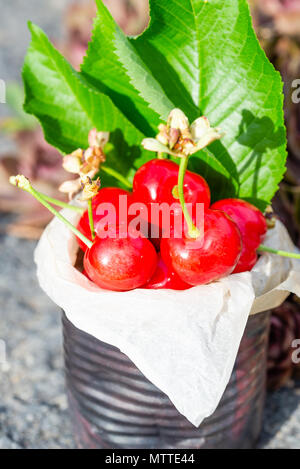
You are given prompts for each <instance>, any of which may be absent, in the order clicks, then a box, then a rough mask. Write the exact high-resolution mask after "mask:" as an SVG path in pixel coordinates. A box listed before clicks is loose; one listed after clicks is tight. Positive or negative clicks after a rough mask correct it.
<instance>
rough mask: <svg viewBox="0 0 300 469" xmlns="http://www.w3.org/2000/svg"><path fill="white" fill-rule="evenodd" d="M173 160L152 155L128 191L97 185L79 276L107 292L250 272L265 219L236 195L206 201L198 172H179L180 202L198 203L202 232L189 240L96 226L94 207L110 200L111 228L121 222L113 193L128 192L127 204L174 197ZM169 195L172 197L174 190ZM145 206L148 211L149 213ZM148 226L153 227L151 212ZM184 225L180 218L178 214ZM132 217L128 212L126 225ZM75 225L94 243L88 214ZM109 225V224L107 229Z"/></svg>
mask: <svg viewBox="0 0 300 469" xmlns="http://www.w3.org/2000/svg"><path fill="white" fill-rule="evenodd" d="M178 169H179V167H178V165H177V164H176V163H174V162H172V161H170V160H164V159H155V160H151V161H149V162H148V163H146V164H144V165H143V166H141V167H140V168H139V170H138V171H137V172H136V174H135V177H134V181H133V191H132V192H128V191H125V190H123V189H120V188H113V187H110V188H103V189H100V191H99V192H98V194H97V195H96V196H95V197H94V198H93V201H92V210H93V218H94V226H95V233H96V237H95V239H94V240H93V244H92V246H91V247H90V248H87V246H86V245H85V244H84V243H83V242H82V241H81V240H80V239H78V242H79V245H80V247H81V248H82V249H83V250H84V251H85V255H84V261H83V264H84V273H85V275H86V276H87V277H88V278H89V279H90V280H91V281H93V282H94V283H95V284H96V285H98V286H99V287H101V288H104V289H107V290H114V291H128V290H133V289H135V288H147V289H162V288H166V289H173V290H185V289H188V288H191V287H192V286H196V285H203V284H207V283H210V282H213V281H216V280H219V279H221V278H222V277H225V276H227V275H230V274H232V273H239V272H245V271H249V270H251V269H252V268H253V266H254V265H255V263H256V261H257V257H258V254H257V249H258V247H259V246H260V244H261V243H262V241H263V239H264V237H265V235H266V232H267V224H266V220H265V218H264V216H263V215H262V213H261V212H260V211H259V210H258V209H257V208H256V207H254V206H253V205H251V204H250V203H248V202H246V201H243V200H240V199H226V200H220V201H218V202H216V203H214V204H213V205H211V196H210V190H209V186H208V184H207V182H206V181H205V179H204V178H203V177H201V176H200V175H198V174H195V173H192V172H190V171H187V172H186V173H185V177H184V186H183V191H184V199H185V202H186V203H189V204H191V205H192V206H193V205H195V204H203V206H204V229H203V231H202V232H201V233H200V234H199V237H190V236H189V235H188V234H186V230H183V235H182V236H180V237H177V236H173V235H172V232H171V234H170V236H168V237H164V236H162V227H159V228H160V233H161V237H160V238H159V239H153V240H152V239H151V238H150V239H149V238H147V237H146V236H144V235H143V234H142V233H140V236H138V237H136V235H133V234H132V233H131V230H130V228H129V227H128V230H127V234H126V237H121V236H118V235H117V236H115V237H111V236H109V229H107V230H106V233H107V236H103V232H102V233H101V236H100V232H99V230H104V229H105V227H104V226H103V224H101V219H102V218H103V216H104V215H103V214H101V215H99V214H98V213H97V207H98V206H99V204H103V203H110V204H113V205H114V207H115V211H116V215H117V217H116V222H115V223H116V226H115V227H114V228H115V230H116V233H117V234H118V230H119V229H120V226H118V223H119V221H118V220H119V218H120V217H119V196H120V195H126V196H127V199H128V207H129V206H130V203H131V202H132V203H133V202H142V203H143V204H145V205H146V206H147V207H149V208H150V207H151V204H153V203H157V204H162V203H164V202H165V203H167V204H169V205H171V204H173V203H176V202H178V199H177V198H176V197H175V195H176V194H175V193H174V188H175V187H177V183H178ZM174 194H175V195H174ZM150 213H151V210H148V214H150ZM148 216H149V219H147V223H148V224H149V225H151V222H152V220H151V215H148ZM182 219H183V223H184V217H182ZM129 221H130V217H128V222H129ZM77 228H78V230H79V231H80V232H81V233H82V234H83V235H85V236H86V237H87V238H88V239H90V240H92V235H91V229H90V224H89V216H88V212H87V211H86V212H84V214H83V215H82V217H81V219H80V221H79V224H78V227H77ZM106 228H107V227H106Z"/></svg>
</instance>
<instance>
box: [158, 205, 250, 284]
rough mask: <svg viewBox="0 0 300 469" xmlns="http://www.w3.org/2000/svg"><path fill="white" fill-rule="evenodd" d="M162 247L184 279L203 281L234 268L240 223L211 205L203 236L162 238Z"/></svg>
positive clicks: (239, 244)
mask: <svg viewBox="0 0 300 469" xmlns="http://www.w3.org/2000/svg"><path fill="white" fill-rule="evenodd" d="M160 247H161V254H162V258H163V260H164V261H165V262H166V264H167V265H168V266H169V267H171V268H172V269H173V270H174V271H175V272H176V273H177V274H178V275H179V277H180V278H181V279H182V280H183V281H184V282H186V283H188V284H190V285H203V284H206V283H209V282H213V281H215V280H218V279H220V278H222V277H225V276H227V275H229V274H231V273H232V272H233V270H234V268H235V266H236V264H237V262H238V260H239V257H240V254H241V250H242V242H241V235H240V233H239V230H238V227H237V225H236V224H235V223H234V222H233V221H232V220H231V219H230V218H229V217H228V216H227V215H226V214H225V213H223V212H220V211H214V210H209V209H208V210H207V211H206V212H205V215H204V234H203V235H202V236H200V237H199V238H197V239H192V238H188V237H187V236H183V237H182V238H174V237H172V238H169V239H167V238H163V239H162V241H161V245H160Z"/></svg>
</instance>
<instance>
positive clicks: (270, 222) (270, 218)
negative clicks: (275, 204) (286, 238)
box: [265, 205, 276, 230]
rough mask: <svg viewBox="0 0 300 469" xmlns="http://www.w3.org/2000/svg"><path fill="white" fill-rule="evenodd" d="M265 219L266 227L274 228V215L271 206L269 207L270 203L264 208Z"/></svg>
mask: <svg viewBox="0 0 300 469" xmlns="http://www.w3.org/2000/svg"><path fill="white" fill-rule="evenodd" d="M265 219H266V223H267V227H268V229H269V230H272V229H273V228H275V225H276V215H275V213H274V212H273V208H272V207H271V205H268V207H267V208H266V211H265Z"/></svg>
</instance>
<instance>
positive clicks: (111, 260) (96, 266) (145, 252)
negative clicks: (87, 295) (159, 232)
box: [83, 233, 157, 291]
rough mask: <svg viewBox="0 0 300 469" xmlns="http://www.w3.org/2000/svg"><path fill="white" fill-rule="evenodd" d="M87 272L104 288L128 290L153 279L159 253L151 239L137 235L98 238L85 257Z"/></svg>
mask: <svg viewBox="0 0 300 469" xmlns="http://www.w3.org/2000/svg"><path fill="white" fill-rule="evenodd" d="M83 265H84V269H85V271H86V274H87V276H88V277H89V278H90V279H91V280H92V281H93V282H94V283H95V284H96V285H98V286H99V287H100V288H104V289H106V290H113V291H127V290H133V289H135V288H138V287H141V286H143V285H144V284H145V283H147V282H148V281H149V279H150V278H151V277H152V275H153V273H154V272H155V269H156V266H157V254H156V251H155V248H154V246H153V245H152V244H151V243H150V241H148V239H146V238H144V237H142V236H140V237H138V238H136V237H134V236H133V235H131V234H130V233H128V234H127V237H126V238H125V239H120V238H118V237H116V238H111V237H106V238H105V239H100V238H98V237H96V238H95V241H94V244H93V246H92V247H91V248H90V249H87V251H86V253H85V256H84V260H83Z"/></svg>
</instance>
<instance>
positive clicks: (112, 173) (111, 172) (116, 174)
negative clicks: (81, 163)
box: [101, 165, 132, 189]
mask: <svg viewBox="0 0 300 469" xmlns="http://www.w3.org/2000/svg"><path fill="white" fill-rule="evenodd" d="M101 171H103V172H104V173H106V174H109V175H110V176H112V177H114V178H115V179H117V180H118V181H120V182H121V183H122V184H123V185H124V186H125V187H127V188H128V189H132V184H130V182H129V181H128V180H127V179H126V178H125V177H124V176H122V174H120V173H119V172H118V171H116V170H115V169H112V168H110V167H109V166H105V165H103V166H101Z"/></svg>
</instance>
